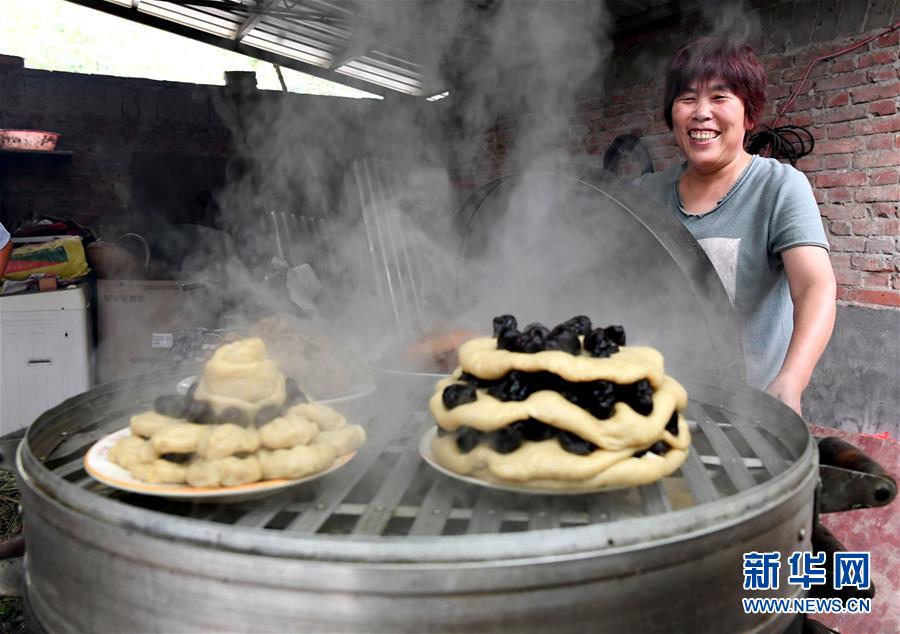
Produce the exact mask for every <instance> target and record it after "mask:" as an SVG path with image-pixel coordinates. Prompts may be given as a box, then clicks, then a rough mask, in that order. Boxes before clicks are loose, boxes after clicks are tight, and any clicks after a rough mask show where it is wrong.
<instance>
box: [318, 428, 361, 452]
mask: <svg viewBox="0 0 900 634" xmlns="http://www.w3.org/2000/svg"><path fill="white" fill-rule="evenodd" d="M313 442H314V443H315V444H325V445H331V446H332V447H333V448H334V450H335V451H336V452H337V455H339V456H342V455H344V454H345V453H350V452H351V451H356V450H357V449H359V448H360V447H362V444H363V443H364V442H366V432H365V430H363V428H362V427H360V426H359V425H347V426H345V427H341V428H340V429H330V430H328V431H322V432H319V435H318V436H316V439H315V440H314V441H313Z"/></svg>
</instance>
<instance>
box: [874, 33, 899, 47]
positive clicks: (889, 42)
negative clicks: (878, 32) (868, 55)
mask: <svg viewBox="0 0 900 634" xmlns="http://www.w3.org/2000/svg"><path fill="white" fill-rule="evenodd" d="M898 44H900V31H891V32H890V33H885V34H884V35H882V36H881V37H879V38H878V39H877V40H875V41H874V42H872V48H889V47H891V46H897V45H898Z"/></svg>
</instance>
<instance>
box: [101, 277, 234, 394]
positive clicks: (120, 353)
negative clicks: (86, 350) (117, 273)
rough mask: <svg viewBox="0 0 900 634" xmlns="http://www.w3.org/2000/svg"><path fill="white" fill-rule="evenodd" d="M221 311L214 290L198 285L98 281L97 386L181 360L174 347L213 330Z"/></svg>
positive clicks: (192, 283)
mask: <svg viewBox="0 0 900 634" xmlns="http://www.w3.org/2000/svg"><path fill="white" fill-rule="evenodd" d="M221 309H222V302H221V297H219V295H218V293H217V292H216V289H214V288H210V287H209V286H207V285H206V284H204V283H202V282H184V281H146V280H98V281H97V379H98V381H99V382H101V383H105V382H107V381H112V380H115V379H121V378H125V377H129V376H134V375H137V374H143V373H145V372H150V371H152V370H158V369H160V368H163V367H166V366H171V365H177V364H178V363H182V362H184V361H186V359H184V358H183V355H182V353H183V350H182V349H179V342H180V341H183V340H184V338H185V337H191V336H192V335H195V334H196V333H198V332H203V331H205V330H213V329H215V328H217V327H218V322H219V317H220V313H221ZM194 338H195V337H194ZM182 348H183V346H182Z"/></svg>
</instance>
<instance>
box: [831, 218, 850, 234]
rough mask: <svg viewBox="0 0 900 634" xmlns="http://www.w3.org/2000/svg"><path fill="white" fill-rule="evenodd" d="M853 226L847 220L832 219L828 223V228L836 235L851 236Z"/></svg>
mask: <svg viewBox="0 0 900 634" xmlns="http://www.w3.org/2000/svg"><path fill="white" fill-rule="evenodd" d="M851 226H852V225H851V224H850V223H849V222H848V221H846V220H832V221H831V222H829V223H828V230H829V231H830V232H831V233H832V234H833V235H836V236H849V235H850V229H851Z"/></svg>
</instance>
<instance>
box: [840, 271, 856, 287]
mask: <svg viewBox="0 0 900 634" xmlns="http://www.w3.org/2000/svg"><path fill="white" fill-rule="evenodd" d="M834 280H835V282H837V283H838V284H842V285H844V286H859V285H860V284H861V283H862V273H860V272H859V271H843V270H835V272H834Z"/></svg>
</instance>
